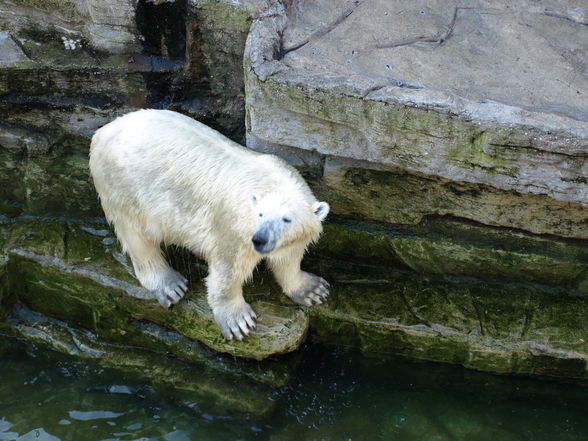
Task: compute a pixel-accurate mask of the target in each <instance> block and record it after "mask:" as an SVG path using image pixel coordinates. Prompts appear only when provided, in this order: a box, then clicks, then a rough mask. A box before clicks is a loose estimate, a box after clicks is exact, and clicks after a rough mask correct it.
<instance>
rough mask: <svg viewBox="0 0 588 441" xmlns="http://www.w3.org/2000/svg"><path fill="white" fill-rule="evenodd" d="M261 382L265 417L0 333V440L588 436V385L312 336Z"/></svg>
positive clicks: (554, 439) (502, 440)
mask: <svg viewBox="0 0 588 441" xmlns="http://www.w3.org/2000/svg"><path fill="white" fill-rule="evenodd" d="M261 366H263V365H261ZM194 375H198V372H195V373H194ZM234 387H239V382H238V381H236V382H235V384H234ZM264 393H265V394H266V396H265V397H264V399H267V400H269V401H271V403H273V404H274V405H275V407H274V408H273V411H272V412H271V413H270V414H268V415H265V416H263V417H257V418H252V417H243V416H241V417H238V416H235V415H232V414H231V413H230V412H228V411H227V412H223V410H222V408H221V409H219V408H218V406H217V407H216V410H215V411H214V412H210V411H209V410H207V409H210V408H214V406H212V407H211V406H209V405H208V403H205V402H202V401H190V400H189V399H186V398H185V396H184V398H183V399H181V400H180V399H177V398H176V397H175V395H174V394H172V393H166V390H165V388H164V389H161V388H154V387H153V386H152V385H150V384H149V382H148V381H147V380H146V379H145V378H142V377H141V376H138V375H128V374H121V373H120V372H118V371H116V370H110V369H104V368H101V367H99V366H98V365H97V364H94V363H92V362H88V361H80V360H79V359H76V358H73V357H69V356H65V355H62V354H59V353H55V352H53V351H50V350H48V349H47V348H45V347H44V346H42V345H31V344H24V343H21V342H17V341H15V340H12V339H8V338H4V339H0V441H8V440H18V441H25V440H26V441H33V440H37V441H39V440H40V441H56V440H63V441H89V440H165V441H186V440H193V441H196V440H199V441H200V440H214V441H223V440H275V441H277V440H288V441H290V440H292V441H294V440H296V441H304V440H333V441H335V440H342V441H343V440H355V441H358V440H366V441H371V440H398V441H437V440H439V441H445V440H468V441H483V440H489V441H510V440H545V441H558V440H588V388H587V387H584V386H578V385H567V384H561V383H555V382H549V381H539V380H532V379H524V378H505V377H496V376H491V375H486V374H481V373H476V372H471V371H467V370H465V369H461V368H459V367H455V366H444V365H438V364H430V363H414V362H409V361H406V360H399V359H386V360H382V359H381V358H378V359H373V358H368V357H365V356H362V355H361V354H359V353H358V352H357V351H353V350H348V349H342V348H332V347H324V346H308V347H306V348H305V349H304V353H303V356H302V359H301V361H300V362H299V364H298V366H297V368H296V372H295V375H294V377H293V378H292V380H291V381H290V383H289V384H288V385H286V386H284V387H281V388H279V389H274V390H269V391H266V392H264ZM200 397H201V396H200ZM199 400H201V398H199Z"/></svg>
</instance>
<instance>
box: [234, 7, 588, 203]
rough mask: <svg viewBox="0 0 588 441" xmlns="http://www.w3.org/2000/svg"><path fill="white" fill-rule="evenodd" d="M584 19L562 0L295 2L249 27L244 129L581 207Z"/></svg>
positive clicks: (585, 132)
mask: <svg viewBox="0 0 588 441" xmlns="http://www.w3.org/2000/svg"><path fill="white" fill-rule="evenodd" d="M584 16H585V11H584V9H583V6H582V2H573V1H570V2H566V3H565V4H561V3H560V2H550V3H542V5H541V7H539V6H536V4H535V3H533V2H523V3H518V4H517V5H516V6H513V5H510V4H508V3H507V2H483V1H478V2H474V3H473V4H472V3H471V2H468V3H467V4H466V3H463V2H459V1H452V2H449V3H448V2H433V3H431V2H424V1H423V2H418V1H417V2H411V4H410V5H407V4H406V3H404V2H388V1H377V2H370V4H369V5H368V4H367V3H363V2H338V1H332V2H329V1H327V2H318V1H317V2H314V1H309V2H293V4H292V5H291V7H290V9H289V10H288V11H287V13H284V15H283V19H282V21H280V20H279V19H276V18H268V19H263V20H260V21H262V22H261V23H258V24H256V25H254V26H253V27H252V33H251V35H250V37H249V44H248V50H247V52H246V64H248V66H250V68H249V69H246V77H247V80H246V84H247V108H248V112H249V113H248V115H249V116H248V123H249V126H248V131H249V133H250V134H251V135H253V136H255V137H256V138H258V139H260V140H263V141H265V142H270V143H275V144H280V145H286V146H291V147H296V148H300V149H305V150H316V151H318V152H319V153H322V154H325V155H328V156H336V157H343V158H351V159H357V160H363V161H368V162H371V163H375V164H379V165H385V166H388V167H399V168H401V169H405V170H409V171H412V172H418V173H425V174H428V175H435V176H440V177H443V178H447V179H451V180H455V181H462V182H469V183H479V184H484V185H489V186H492V187H495V188H497V189H501V190H505V191H515V192H518V193H522V194H538V195H547V196H548V197H549V198H552V199H555V200H559V201H567V202H573V203H577V204H581V205H584V206H585V205H587V204H588V183H587V182H586V176H587V175H588V110H587V109H588V97H587V95H586V90H588V78H587V76H586V73H585V70H586V63H585V59H586V51H585V48H586V47H588V28H586V26H585V25H583V24H582V23H583V22H582V20H583V19H582V18H581V17H584ZM262 48H266V50H265V51H264V50H262Z"/></svg>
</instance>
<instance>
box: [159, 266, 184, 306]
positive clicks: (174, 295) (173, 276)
mask: <svg viewBox="0 0 588 441" xmlns="http://www.w3.org/2000/svg"><path fill="white" fill-rule="evenodd" d="M187 282H188V279H186V278H185V277H184V276H182V275H181V274H180V273H178V272H177V271H174V270H169V271H168V272H167V273H166V274H165V276H164V277H163V280H161V282H160V288H157V289H155V290H154V293H155V297H156V298H157V301H158V302H159V303H160V304H161V306H163V307H165V308H169V307H170V306H171V305H175V304H176V303H178V302H179V301H180V300H181V299H182V297H184V294H185V293H186V290H187V289H188V285H187Z"/></svg>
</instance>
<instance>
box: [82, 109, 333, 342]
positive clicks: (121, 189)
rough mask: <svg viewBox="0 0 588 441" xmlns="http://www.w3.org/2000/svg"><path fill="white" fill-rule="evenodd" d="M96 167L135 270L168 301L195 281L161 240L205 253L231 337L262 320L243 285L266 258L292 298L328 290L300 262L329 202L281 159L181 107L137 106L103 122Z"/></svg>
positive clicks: (214, 304)
mask: <svg viewBox="0 0 588 441" xmlns="http://www.w3.org/2000/svg"><path fill="white" fill-rule="evenodd" d="M90 171H91V174H92V177H93V179H94V185H95V186H96V190H97V191H98V195H99V197H100V201H101V204H102V207H103V209H104V213H105V214H106V218H107V219H108V220H109V222H111V223H112V224H113V225H114V229H115V231H116V235H117V237H118V239H119V240H120V242H121V244H122V247H123V250H124V251H125V252H126V253H128V254H129V256H130V258H131V260H132V263H133V268H134V270H135V275H136V277H137V279H138V280H139V281H140V282H141V284H142V285H143V286H144V287H145V288H147V289H148V290H151V291H152V292H153V294H154V296H155V297H156V298H157V299H158V301H159V303H161V305H163V306H164V307H169V306H171V305H172V304H174V303H177V302H178V301H179V300H180V299H181V298H182V297H183V296H184V294H185V292H186V288H187V286H186V282H187V280H186V279H185V278H184V277H183V276H182V275H181V274H180V273H178V272H176V271H174V270H173V269H172V268H171V267H170V266H169V265H168V263H167V262H166V260H165V259H164V257H163V254H162V250H161V247H160V245H161V243H162V242H163V243H165V244H176V245H179V246H183V247H186V248H188V249H190V250H191V251H192V252H193V253H195V254H197V255H200V256H202V257H203V258H205V259H206V261H207V262H208V272H209V274H208V276H207V278H206V289H207V298H208V303H209V305H210V307H211V308H212V312H213V315H214V318H215V320H216V322H217V323H218V324H219V326H220V329H221V331H222V334H223V335H224V336H225V337H226V338H228V339H232V338H236V339H238V340H242V339H243V338H244V337H246V336H248V335H249V334H250V333H251V332H252V331H253V330H254V328H255V325H256V318H257V317H256V315H255V312H254V311H253V309H252V308H251V307H250V306H249V304H248V303H247V302H245V299H244V298H243V292H242V285H243V283H244V282H245V281H246V280H247V279H249V278H250V277H251V276H252V273H253V270H254V268H255V267H256V265H257V264H258V263H259V262H260V260H262V259H264V258H265V259H266V260H267V261H268V263H269V266H270V268H271V269H272V271H273V273H274V275H275V277H276V279H277V281H278V282H279V284H280V286H281V287H282V289H283V291H284V293H285V294H286V295H287V296H288V297H289V298H290V299H292V300H293V301H294V302H296V303H298V304H300V305H305V306H311V305H313V304H319V303H322V302H324V301H325V300H326V299H327V296H328V294H329V289H328V288H329V284H328V283H327V282H326V281H325V280H324V279H322V278H321V277H318V276H316V275H314V274H310V273H307V272H304V271H301V269H300V262H301V260H302V256H303V255H304V252H305V251H306V248H307V246H308V245H309V244H310V243H312V242H314V241H316V240H317V239H318V237H319V235H320V234H321V232H322V221H323V220H324V219H325V217H326V216H327V214H328V213H329V205H328V204H327V203H326V202H319V201H317V199H316V198H315V197H314V196H313V194H312V192H311V190H310V189H309V187H308V185H307V184H306V182H304V180H303V179H302V177H301V176H300V174H299V173H298V172H297V171H296V170H295V169H294V168H293V167H291V166H290V165H288V164H287V163H285V162H284V161H283V160H281V159H280V158H278V157H276V156H273V155H266V154H260V153H257V152H254V151H251V150H248V149H246V148H244V147H242V146H240V145H239V144H237V143H235V142H233V141H231V140H229V139H228V138H225V137H224V136H223V135H221V134H220V133H218V132H217V131H215V130H213V129H211V128H209V127H207V126H205V125H204V124H201V123H199V122H197V121H195V120H193V119H191V118H189V117H187V116H184V115H181V114H179V113H176V112H172V111H168V110H139V111H136V112H133V113H129V114H127V115H125V116H122V117H120V118H118V119H116V120H114V121H113V122H111V123H109V124H107V125H105V126H104V127H102V128H100V129H99V130H97V131H96V133H95V134H94V136H93V138H92V143H91V147H90Z"/></svg>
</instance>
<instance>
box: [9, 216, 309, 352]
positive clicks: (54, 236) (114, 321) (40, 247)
mask: <svg viewBox="0 0 588 441" xmlns="http://www.w3.org/2000/svg"><path fill="white" fill-rule="evenodd" d="M10 230H11V231H10V235H9V239H8V243H7V245H8V253H9V256H10V263H9V264H10V267H11V269H12V270H14V272H15V273H18V276H13V279H14V280H15V282H14V284H13V285H14V287H15V289H16V287H18V291H19V292H18V295H19V298H20V299H21V300H22V301H23V302H25V303H26V304H28V305H29V306H30V307H32V308H33V309H35V310H37V311H40V312H43V313H45V314H48V315H50V316H52V317H57V318H59V319H62V320H65V321H68V322H70V323H73V324H75V325H76V326H80V327H83V328H85V329H89V330H91V331H93V332H96V333H97V334H98V336H99V337H100V338H101V339H105V340H110V341H118V342H121V343H122V342H125V341H126V342H129V341H130V340H129V339H130V338H131V335H133V334H139V331H138V330H137V329H136V328H135V327H132V326H131V325H129V320H131V319H134V320H147V321H150V322H154V323H158V324H160V325H162V326H165V327H168V328H170V329H174V330H176V331H177V332H179V333H180V334H182V335H185V336H187V337H189V338H192V339H195V340H198V341H201V342H203V343H204V344H205V345H207V346H209V347H211V348H214V349H215V350H217V351H219V352H226V353H229V354H232V355H237V356H239V357H244V358H251V359H255V360H262V359H265V358H267V357H269V356H271V355H275V354H283V353H288V352H291V351H294V350H295V349H297V348H298V347H299V346H300V344H302V342H303V341H304V339H305V336H306V331H307V328H308V317H307V314H306V313H305V312H304V311H303V310H302V309H301V308H298V307H296V306H294V305H289V306H286V305H280V304H272V303H268V302H266V301H263V300H256V296H255V295H249V296H248V298H249V300H250V301H251V303H252V306H253V308H254V309H255V310H256V312H257V314H258V316H259V321H258V326H257V331H256V333H255V334H254V335H253V336H251V337H250V338H248V339H246V340H244V341H229V340H226V339H224V337H222V335H221V333H220V330H219V329H218V325H217V324H216V323H215V322H214V320H213V318H212V312H211V311H210V308H209V307H208V304H207V302H206V296H205V293H204V289H203V286H202V281H201V280H192V281H191V290H190V292H189V293H188V294H187V296H186V299H185V300H184V301H182V302H181V303H180V304H179V305H177V306H175V307H174V308H173V309H171V310H165V309H163V308H162V307H161V306H160V305H159V304H158V303H157V302H156V301H155V300H154V299H153V298H152V297H151V294H150V293H149V292H148V291H147V290H145V289H143V288H142V287H140V286H139V285H138V283H137V281H136V280H135V279H134V278H133V277H132V275H131V274H130V272H129V271H130V268H129V267H128V264H127V262H126V258H125V257H124V256H123V255H122V254H121V253H120V250H119V248H118V245H117V243H116V241H115V240H114V238H113V236H112V234H111V233H110V231H109V230H107V229H105V225H75V224H69V225H68V224H65V223H60V222H52V223H50V222H36V223H34V222H25V223H14V224H13V225H12V226H11V229H10ZM266 294H267V292H266V293H264V294H262V296H261V297H262V299H264V298H265V297H266Z"/></svg>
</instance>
